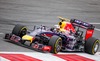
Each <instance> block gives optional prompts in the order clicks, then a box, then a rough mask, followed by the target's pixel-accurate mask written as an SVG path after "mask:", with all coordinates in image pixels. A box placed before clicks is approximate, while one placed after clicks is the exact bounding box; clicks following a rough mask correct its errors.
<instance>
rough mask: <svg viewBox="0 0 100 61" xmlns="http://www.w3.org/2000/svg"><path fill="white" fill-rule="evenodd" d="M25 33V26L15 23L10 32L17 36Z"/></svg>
mask: <svg viewBox="0 0 100 61" xmlns="http://www.w3.org/2000/svg"><path fill="white" fill-rule="evenodd" d="M26 33H27V28H26V27H25V26H23V25H19V24H17V25H15V27H14V28H13V30H12V34H15V35H17V36H19V37H22V36H24V35H25V34H26Z"/></svg>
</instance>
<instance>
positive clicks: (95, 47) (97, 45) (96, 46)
mask: <svg viewBox="0 0 100 61" xmlns="http://www.w3.org/2000/svg"><path fill="white" fill-rule="evenodd" d="M98 47H99V44H98V43H96V45H95V46H94V52H97V50H98Z"/></svg>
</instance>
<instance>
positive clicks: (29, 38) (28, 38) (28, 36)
mask: <svg viewBox="0 0 100 61" xmlns="http://www.w3.org/2000/svg"><path fill="white" fill-rule="evenodd" d="M22 39H23V40H28V41H30V42H31V43H32V39H33V37H32V36H30V35H24V36H23V37H22Z"/></svg>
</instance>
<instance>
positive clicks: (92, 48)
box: [84, 37, 100, 55]
mask: <svg viewBox="0 0 100 61" xmlns="http://www.w3.org/2000/svg"><path fill="white" fill-rule="evenodd" d="M99 42H100V41H99V40H98V39H96V38H94V37H91V38H89V39H88V40H86V42H85V47H84V48H85V49H84V50H85V52H86V53H89V54H92V55H94V54H95V53H96V52H97V51H98V49H99Z"/></svg>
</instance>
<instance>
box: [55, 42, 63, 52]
mask: <svg viewBox="0 0 100 61" xmlns="http://www.w3.org/2000/svg"><path fill="white" fill-rule="evenodd" d="M61 46H62V42H61V41H59V42H58V45H57V46H56V51H57V52H59V51H60V50H61Z"/></svg>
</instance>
